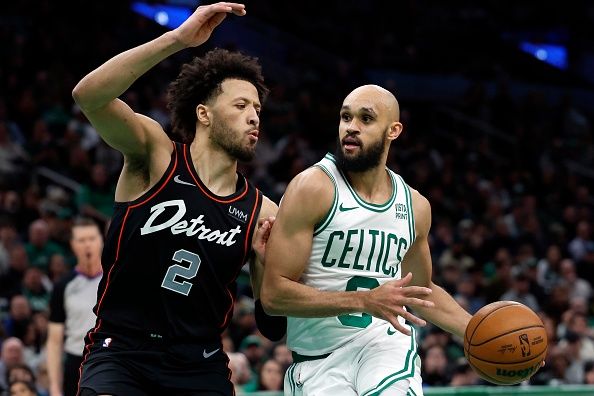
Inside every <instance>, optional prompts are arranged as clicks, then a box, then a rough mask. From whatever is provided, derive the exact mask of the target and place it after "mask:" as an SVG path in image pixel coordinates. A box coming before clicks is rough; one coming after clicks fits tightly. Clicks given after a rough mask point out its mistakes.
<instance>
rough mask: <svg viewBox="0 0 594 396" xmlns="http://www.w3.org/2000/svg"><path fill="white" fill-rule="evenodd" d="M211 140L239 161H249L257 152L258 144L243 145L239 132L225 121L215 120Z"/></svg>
mask: <svg viewBox="0 0 594 396" xmlns="http://www.w3.org/2000/svg"><path fill="white" fill-rule="evenodd" d="M210 140H211V141H212V142H213V143H214V144H215V145H217V146H219V147H220V148H222V149H223V150H224V151H225V152H226V153H227V154H229V156H231V157H233V158H235V159H236V160H238V161H242V162H249V161H251V160H252V159H254V156H255V154H256V145H255V144H254V145H253V146H245V145H242V143H241V141H242V139H241V137H238V136H237V132H236V131H234V130H233V129H232V128H231V127H230V126H229V125H227V124H226V123H225V122H223V121H221V122H217V121H214V122H213V124H212V129H211V131H210Z"/></svg>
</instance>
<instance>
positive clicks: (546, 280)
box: [536, 245, 563, 293]
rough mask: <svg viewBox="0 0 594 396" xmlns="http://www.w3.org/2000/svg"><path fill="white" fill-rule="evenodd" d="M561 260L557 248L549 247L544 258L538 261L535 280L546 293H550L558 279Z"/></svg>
mask: <svg viewBox="0 0 594 396" xmlns="http://www.w3.org/2000/svg"><path fill="white" fill-rule="evenodd" d="M562 259H563V256H562V255H561V249H560V248H559V246H558V245H550V246H549V247H548V248H547V253H546V256H545V257H543V258H542V259H540V260H539V261H538V264H537V278H536V279H537V281H538V284H539V285H540V286H541V287H542V288H543V289H544V290H545V292H546V293H550V291H551V289H552V287H553V285H554V284H556V283H557V281H558V279H559V268H560V266H561V260H562Z"/></svg>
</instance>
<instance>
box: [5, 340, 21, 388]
mask: <svg viewBox="0 0 594 396" xmlns="http://www.w3.org/2000/svg"><path fill="white" fill-rule="evenodd" d="M24 364H25V358H24V354H23V342H22V341H21V340H19V339H18V338H16V337H9V338H7V339H6V340H4V342H3V343H2V351H1V353H0V389H7V387H8V383H7V382H6V378H7V373H8V371H9V370H10V369H11V368H12V367H14V366H17V365H21V366H22V365H24Z"/></svg>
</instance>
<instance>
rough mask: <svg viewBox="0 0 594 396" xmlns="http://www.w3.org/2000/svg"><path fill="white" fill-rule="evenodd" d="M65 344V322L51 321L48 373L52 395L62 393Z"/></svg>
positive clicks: (48, 341)
mask: <svg viewBox="0 0 594 396" xmlns="http://www.w3.org/2000/svg"><path fill="white" fill-rule="evenodd" d="M63 345H64V324H63V323H55V322H50V323H49V326H48V333H47V374H48V377H49V383H50V389H49V391H50V395H51V396H58V395H61V394H62V372H63V371H62V353H63Z"/></svg>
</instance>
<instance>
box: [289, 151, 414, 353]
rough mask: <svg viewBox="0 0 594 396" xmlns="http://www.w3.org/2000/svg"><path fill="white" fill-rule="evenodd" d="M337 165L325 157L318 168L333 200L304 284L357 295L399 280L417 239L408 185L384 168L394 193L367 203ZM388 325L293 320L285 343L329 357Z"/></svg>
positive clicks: (358, 317)
mask: <svg viewBox="0 0 594 396" xmlns="http://www.w3.org/2000/svg"><path fill="white" fill-rule="evenodd" d="M335 161H336V160H335V158H334V157H333V156H332V155H330V154H326V156H325V157H324V159H322V160H321V161H320V162H318V163H317V164H316V165H315V166H317V167H319V168H320V169H322V170H323V171H324V172H325V173H326V174H327V175H328V177H329V178H330V179H331V180H332V182H333V184H334V201H333V203H332V207H331V209H330V210H329V211H328V214H327V215H326V217H325V218H324V219H323V220H322V221H321V222H320V223H319V224H317V225H316V227H315V229H314V237H313V244H312V252H311V256H310V258H309V263H308V265H307V267H306V269H305V271H304V272H303V275H302V276H301V279H300V282H301V283H303V284H305V285H308V286H311V287H314V288H316V289H319V290H327V291H345V290H346V291H356V290H362V289H373V288H375V287H377V286H379V285H381V284H383V283H385V282H387V281H390V280H393V279H400V277H401V262H402V259H403V257H404V255H405V254H406V252H407V251H408V249H409V248H410V246H411V245H412V243H413V241H414V237H415V230H414V216H413V210H412V198H411V192H410V189H409V187H408V185H406V183H404V181H403V180H402V178H401V177H400V176H399V175H397V174H396V173H394V172H392V171H391V170H389V169H387V168H386V171H387V172H388V174H389V176H390V180H391V181H392V195H391V196H390V198H389V199H388V200H387V201H386V202H385V203H383V204H372V203H369V202H365V201H364V200H363V199H362V198H361V197H359V196H358V195H357V192H356V191H355V190H354V188H353V187H352V186H351V185H350V184H349V183H348V181H347V179H346V176H345V175H344V174H343V173H342V172H341V171H340V170H339V169H338V168H337V167H336V162H335ZM400 319H401V320H402V322H404V320H403V319H402V318H400ZM385 323H386V322H385V321H384V320H381V319H378V318H375V317H372V316H371V315H369V314H366V313H359V314H355V313H353V314H348V315H341V316H338V317H329V318H294V317H289V318H288V328H287V344H288V346H289V348H290V349H291V350H292V351H295V352H297V353H299V354H302V355H308V356H313V355H321V354H326V353H329V352H331V351H333V350H334V349H336V348H338V347H339V346H341V345H343V344H345V343H347V342H349V341H350V340H351V339H353V338H354V337H357V335H358V334H359V333H360V332H362V331H365V330H366V329H370V328H371V327H372V326H378V325H381V324H385Z"/></svg>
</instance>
